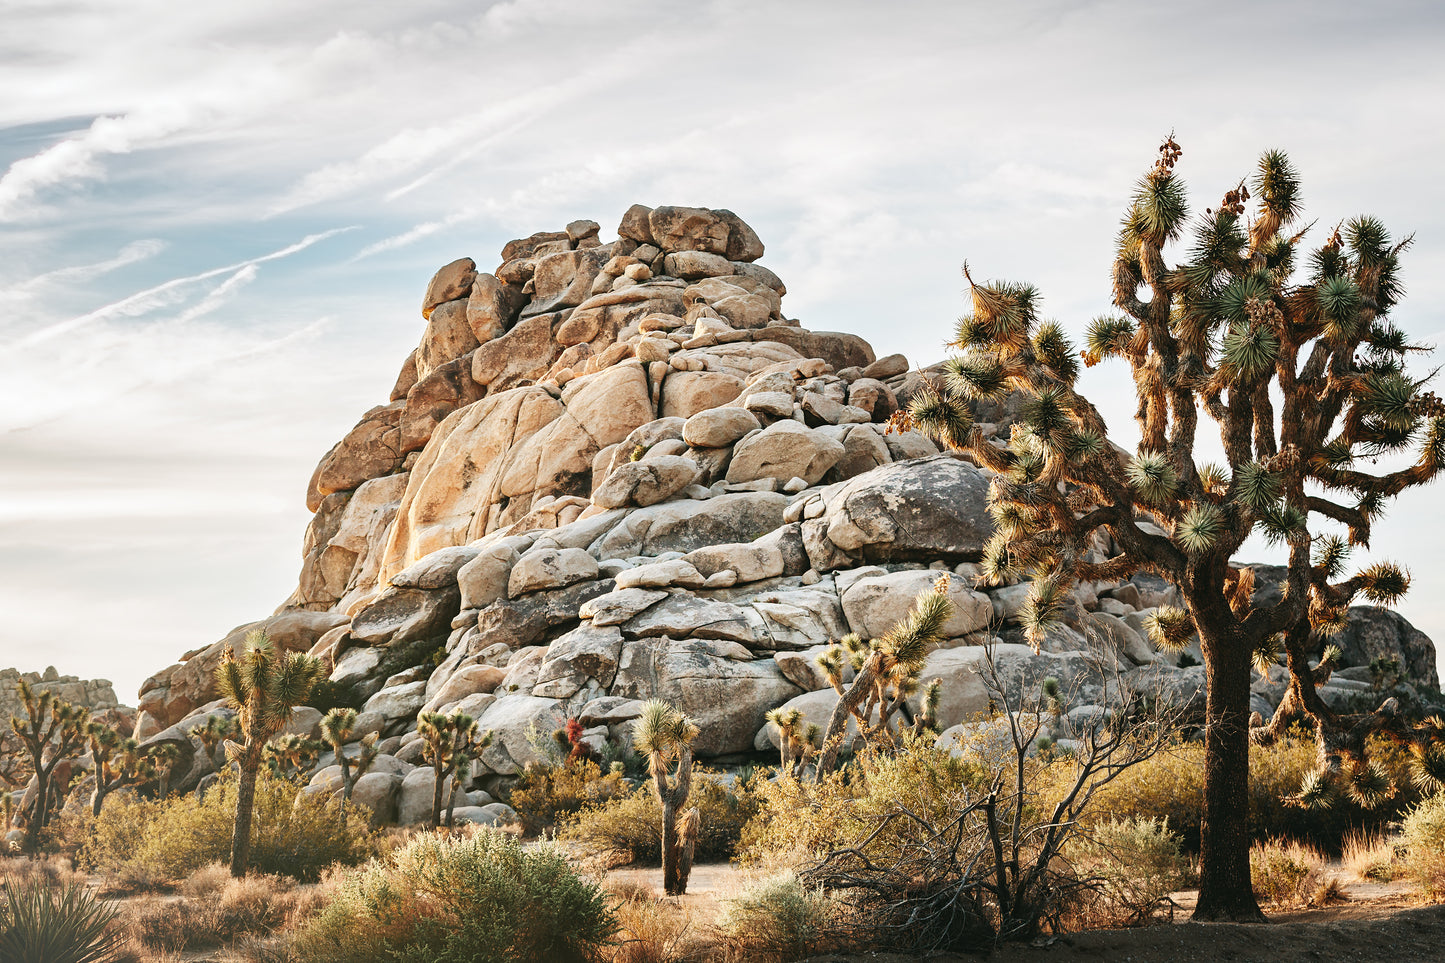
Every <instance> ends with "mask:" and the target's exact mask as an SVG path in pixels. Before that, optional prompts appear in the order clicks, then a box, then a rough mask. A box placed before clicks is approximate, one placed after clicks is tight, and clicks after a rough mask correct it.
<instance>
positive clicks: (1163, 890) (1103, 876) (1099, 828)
mask: <svg viewBox="0 0 1445 963" xmlns="http://www.w3.org/2000/svg"><path fill="white" fill-rule="evenodd" d="M1066 853H1067V855H1068V856H1069V857H1070V858H1071V859H1072V860H1073V863H1074V866H1075V869H1076V870H1077V871H1078V873H1079V874H1080V875H1082V876H1085V877H1088V878H1090V879H1092V880H1095V881H1097V883H1098V886H1099V894H1100V896H1101V897H1102V899H1103V901H1104V904H1105V906H1106V907H1108V908H1109V909H1111V910H1113V911H1115V912H1116V913H1122V915H1123V916H1124V918H1125V919H1126V920H1129V921H1136V920H1141V919H1145V918H1147V917H1149V916H1150V915H1152V914H1153V913H1154V911H1155V910H1156V909H1157V908H1158V907H1159V906H1160V905H1161V904H1165V903H1167V901H1168V898H1169V894H1170V893H1172V892H1173V891H1174V890H1176V889H1179V888H1181V887H1182V886H1184V885H1185V884H1186V883H1187V882H1188V881H1189V878H1190V876H1191V875H1192V869H1193V867H1192V865H1191V863H1190V861H1189V859H1188V858H1187V857H1185V855H1184V852H1183V848H1182V846H1181V841H1180V839H1179V836H1178V834H1176V833H1174V832H1172V831H1171V830H1170V829H1169V821H1168V820H1167V819H1147V818H1143V817H1139V816H1134V817H1131V818H1129V819H1107V820H1104V821H1102V822H1100V823H1098V824H1097V825H1095V826H1094V827H1093V829H1092V831H1090V832H1089V833H1088V834H1087V835H1083V834H1081V835H1078V836H1075V837H1074V838H1073V839H1072V840H1071V841H1070V843H1069V846H1068V849H1067V850H1066Z"/></svg>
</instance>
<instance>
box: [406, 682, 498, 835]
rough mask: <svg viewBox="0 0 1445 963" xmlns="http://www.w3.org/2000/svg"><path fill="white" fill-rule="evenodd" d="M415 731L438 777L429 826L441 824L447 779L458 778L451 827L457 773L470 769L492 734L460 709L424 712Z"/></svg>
mask: <svg viewBox="0 0 1445 963" xmlns="http://www.w3.org/2000/svg"><path fill="white" fill-rule="evenodd" d="M416 731H417V734H418V735H420V736H421V738H422V742H423V745H422V758H423V759H425V760H426V761H427V762H429V763H431V767H432V772H433V773H434V774H435V777H436V781H435V782H434V783H433V784H432V797H431V817H430V819H429V820H428V821H427V826H428V827H429V828H431V829H436V828H437V826H438V825H439V824H440V822H441V811H442V791H443V790H444V789H445V788H446V781H447V780H448V779H452V778H453V777H455V779H454V782H453V784H452V792H451V795H450V797H449V800H448V802H447V826H451V824H452V810H453V809H454V808H455V807H456V797H457V790H458V789H460V788H461V787H460V783H461V777H460V775H458V774H459V773H461V772H462V771H463V770H465V769H470V768H471V764H472V760H473V759H475V758H476V756H477V754H478V753H480V752H481V751H482V750H483V749H485V748H487V746H490V745H491V744H492V734H491V732H487V733H485V734H483V733H481V732H479V731H478V729H477V720H475V719H473V718H472V717H471V716H469V715H467V714H466V713H465V712H462V711H460V710H458V711H456V712H453V713H452V714H451V715H442V714H441V713H440V712H423V713H422V714H421V715H420V716H419V717H418V719H417V726H416Z"/></svg>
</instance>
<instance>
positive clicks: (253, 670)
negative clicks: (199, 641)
mask: <svg viewBox="0 0 1445 963" xmlns="http://www.w3.org/2000/svg"><path fill="white" fill-rule="evenodd" d="M245 646H246V647H245V650H244V651H243V652H242V653H241V654H240V655H239V656H237V654H236V652H235V651H234V650H232V649H226V650H225V651H224V652H223V653H222V654H221V663H220V665H218V666H216V687H217V689H218V690H219V691H220V693H221V695H222V696H223V697H224V698H225V699H226V700H227V701H228V702H230V703H231V706H232V708H234V709H235V710H236V724H237V735H238V737H239V738H237V739H233V740H230V741H228V742H227V743H226V755H227V757H228V758H229V759H230V761H232V762H234V763H236V765H237V767H238V768H239V769H240V770H241V779H240V784H239V786H238V787H237V792H236V826H235V831H234V832H233V833H232V835H231V875H232V876H235V877H237V878H238V879H239V878H240V877H242V876H244V875H245V874H246V862H247V859H248V857H249V856H250V851H251V817H252V813H253V811H254V809H255V801H256V775H257V774H258V773H259V772H260V770H261V765H262V763H263V762H264V761H265V755H266V744H267V743H268V742H270V741H271V737H272V736H274V735H276V733H278V732H280V731H281V729H282V728H284V727H285V725H286V723H287V722H289V721H290V719H291V710H292V709H294V708H295V707H296V706H299V705H301V703H302V702H304V701H305V700H306V696H307V695H308V694H309V693H310V692H311V687H312V686H314V685H315V684H316V682H317V680H319V679H320V678H321V677H322V676H323V675H324V670H323V668H322V664H321V660H320V659H316V658H313V657H311V656H309V655H302V654H301V653H297V652H282V651H279V650H278V649H277V648H276V645H275V643H273V642H272V641H271V638H270V636H268V635H267V634H266V633H265V632H263V631H260V630H256V631H254V632H250V633H248V634H247V635H246V642H245Z"/></svg>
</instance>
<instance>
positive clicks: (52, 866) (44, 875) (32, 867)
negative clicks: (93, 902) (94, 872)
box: [0, 856, 86, 889]
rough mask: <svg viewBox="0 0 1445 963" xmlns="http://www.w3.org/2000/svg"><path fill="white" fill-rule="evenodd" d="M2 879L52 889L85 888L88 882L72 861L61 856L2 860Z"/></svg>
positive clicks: (0, 872)
mask: <svg viewBox="0 0 1445 963" xmlns="http://www.w3.org/2000/svg"><path fill="white" fill-rule="evenodd" d="M0 879H4V880H8V881H10V882H11V883H12V884H14V885H19V886H28V885H31V884H38V885H42V886H48V887H50V888H51V889H64V888H65V887H66V886H84V885H85V882H86V878H85V874H84V873H78V872H76V871H75V869H74V868H73V867H72V866H71V863H70V860H68V859H65V858H64V857H61V856H47V857H45V858H43V859H29V858H26V857H22V856H7V857H4V858H0Z"/></svg>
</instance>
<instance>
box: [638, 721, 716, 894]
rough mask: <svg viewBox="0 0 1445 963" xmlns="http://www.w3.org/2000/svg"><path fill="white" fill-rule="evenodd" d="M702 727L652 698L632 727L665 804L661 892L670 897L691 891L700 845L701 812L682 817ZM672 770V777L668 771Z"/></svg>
mask: <svg viewBox="0 0 1445 963" xmlns="http://www.w3.org/2000/svg"><path fill="white" fill-rule="evenodd" d="M697 733H698V728H697V724H696V723H694V722H693V721H692V720H691V719H689V718H688V717H687V716H685V715H683V714H682V713H681V712H679V711H678V710H677V709H674V708H673V707H672V706H670V705H668V704H667V703H666V702H662V701H659V700H656V699H654V700H652V701H651V702H648V703H647V704H646V705H645V706H643V707H642V715H641V716H639V717H638V718H637V721H636V722H634V723H633V724H632V745H633V748H635V749H636V750H637V751H638V752H640V753H642V755H644V756H646V757H647V761H648V766H649V768H650V769H651V771H652V779H653V789H654V790H655V791H656V792H657V801H658V802H659V803H661V804H662V889H663V892H665V893H666V894H667V895H668V896H681V895H683V894H684V893H686V892H687V878H688V876H690V875H691V874H692V854H693V849H694V848H695V846H696V844H697V830H698V821H699V819H700V818H701V817H700V815H699V813H698V811H697V808H696V807H693V808H692V809H689V810H687V811H686V812H684V813H682V815H681V818H679V816H678V813H679V811H680V810H681V809H682V807H683V806H686V805H687V797H688V795H689V794H690V793H691V792H692V741H693V740H694V739H696V738H697ZM669 765H672V766H673V771H672V772H671V773H670V774H669V773H668V771H667V767H668V766H669Z"/></svg>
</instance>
